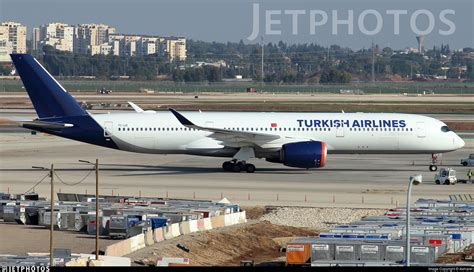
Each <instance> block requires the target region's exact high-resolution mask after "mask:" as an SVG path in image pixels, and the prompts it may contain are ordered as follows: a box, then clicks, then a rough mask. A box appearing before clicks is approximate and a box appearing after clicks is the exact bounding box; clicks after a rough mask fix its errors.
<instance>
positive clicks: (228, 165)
mask: <svg viewBox="0 0 474 272" xmlns="http://www.w3.org/2000/svg"><path fill="white" fill-rule="evenodd" d="M222 169H224V170H225V171H227V172H235V173H238V172H241V171H245V172H247V173H253V172H255V165H253V164H251V163H246V162H245V161H237V160H232V161H226V162H224V163H223V164H222Z"/></svg>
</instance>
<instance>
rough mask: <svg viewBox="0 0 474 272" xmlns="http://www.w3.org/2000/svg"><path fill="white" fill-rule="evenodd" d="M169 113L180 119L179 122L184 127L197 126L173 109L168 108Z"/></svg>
mask: <svg viewBox="0 0 474 272" xmlns="http://www.w3.org/2000/svg"><path fill="white" fill-rule="evenodd" d="M168 110H169V111H171V113H173V115H174V116H175V117H176V118H177V119H178V121H179V122H180V123H181V124H182V125H183V126H195V125H194V124H193V123H192V122H191V121H189V120H188V119H186V117H184V116H183V115H182V114H181V113H179V112H177V111H176V110H175V109H173V108H168Z"/></svg>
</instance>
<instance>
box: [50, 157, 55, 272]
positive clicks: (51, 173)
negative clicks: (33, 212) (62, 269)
mask: <svg viewBox="0 0 474 272" xmlns="http://www.w3.org/2000/svg"><path fill="white" fill-rule="evenodd" d="M49 175H50V177H51V205H50V206H51V212H50V215H51V218H50V222H49V224H50V226H49V266H53V265H54V263H53V261H54V260H53V232H54V165H53V164H51V169H50V170H49Z"/></svg>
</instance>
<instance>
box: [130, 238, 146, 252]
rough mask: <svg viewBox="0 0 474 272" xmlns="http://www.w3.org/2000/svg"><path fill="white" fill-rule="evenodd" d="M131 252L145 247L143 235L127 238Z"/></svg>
mask: <svg viewBox="0 0 474 272" xmlns="http://www.w3.org/2000/svg"><path fill="white" fill-rule="evenodd" d="M128 240H130V248H131V250H132V252H134V251H137V250H139V249H142V248H144V247H145V235H144V234H143V233H141V234H138V235H136V236H133V237H131V238H129V239H128Z"/></svg>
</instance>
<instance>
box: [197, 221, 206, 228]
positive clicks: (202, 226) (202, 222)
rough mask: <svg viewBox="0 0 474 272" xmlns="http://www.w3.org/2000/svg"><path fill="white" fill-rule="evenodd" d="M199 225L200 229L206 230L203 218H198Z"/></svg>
mask: <svg viewBox="0 0 474 272" xmlns="http://www.w3.org/2000/svg"><path fill="white" fill-rule="evenodd" d="M197 227H198V230H199V231H203V230H206V229H205V228H204V220H203V219H198V220H197Z"/></svg>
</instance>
